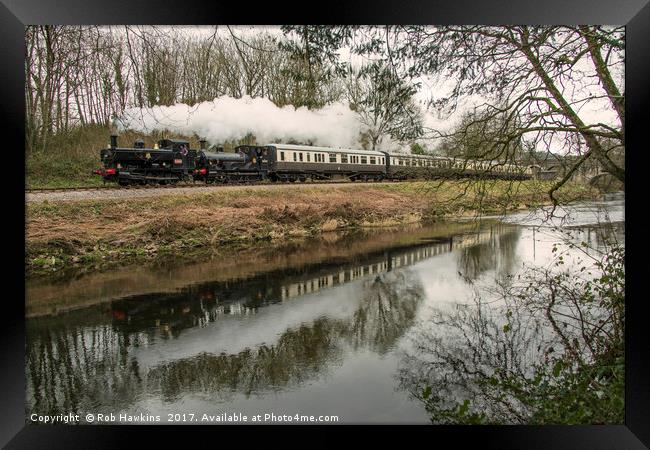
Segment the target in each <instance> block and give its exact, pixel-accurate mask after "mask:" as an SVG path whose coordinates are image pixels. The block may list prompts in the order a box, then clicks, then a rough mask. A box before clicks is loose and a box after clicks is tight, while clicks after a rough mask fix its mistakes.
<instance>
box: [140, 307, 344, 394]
mask: <svg viewBox="0 0 650 450" xmlns="http://www.w3.org/2000/svg"><path fill="white" fill-rule="evenodd" d="M336 338H337V336H336V334H335V332H334V323H333V322H332V321H331V320H329V319H327V318H320V319H318V320H316V321H315V322H313V323H312V324H311V326H306V325H303V326H300V327H299V328H297V329H291V330H287V331H286V332H285V333H283V334H282V336H281V337H280V339H279V341H278V343H277V344H275V345H269V346H267V345H262V346H260V347H258V348H256V349H249V348H247V349H245V350H244V351H242V352H240V353H237V354H231V355H228V354H221V355H214V354H210V353H202V354H200V355H197V356H194V357H191V358H185V359H181V360H177V361H170V362H167V363H164V364H161V365H159V366H157V367H154V368H153V369H151V370H150V371H149V372H148V373H147V377H146V378H147V389H148V390H150V391H153V392H155V391H160V392H162V394H163V398H164V400H168V401H173V400H175V399H177V398H178V397H179V396H182V395H185V394H187V393H189V392H204V393H209V394H211V395H216V396H220V397H221V396H225V397H227V396H229V395H230V394H231V393H232V392H242V393H244V394H245V395H247V396H248V395H251V394H255V393H260V392H263V391H265V390H276V389H280V388H286V387H291V386H294V385H296V384H300V383H301V382H303V381H305V380H306V379H309V378H311V377H313V376H316V375H318V374H320V373H322V372H323V371H325V370H326V369H327V368H328V367H331V365H332V364H333V363H334V362H336V361H338V360H340V353H341V349H340V348H339V345H338V342H337V340H336Z"/></svg>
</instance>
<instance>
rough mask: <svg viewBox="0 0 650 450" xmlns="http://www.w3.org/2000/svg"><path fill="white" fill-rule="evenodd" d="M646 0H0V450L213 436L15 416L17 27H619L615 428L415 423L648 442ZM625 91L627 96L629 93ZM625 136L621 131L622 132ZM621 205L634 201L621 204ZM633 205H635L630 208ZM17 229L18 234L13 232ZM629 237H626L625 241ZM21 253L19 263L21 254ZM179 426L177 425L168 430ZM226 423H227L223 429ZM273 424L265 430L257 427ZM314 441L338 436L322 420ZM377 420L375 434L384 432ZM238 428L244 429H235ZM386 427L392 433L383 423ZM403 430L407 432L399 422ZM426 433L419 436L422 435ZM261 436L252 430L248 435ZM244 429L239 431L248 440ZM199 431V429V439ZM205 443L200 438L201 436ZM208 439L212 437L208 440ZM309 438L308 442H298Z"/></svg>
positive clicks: (20, 378) (487, 441)
mask: <svg viewBox="0 0 650 450" xmlns="http://www.w3.org/2000/svg"><path fill="white" fill-rule="evenodd" d="M647 3H648V0H625V1H617V2H601V3H598V4H594V3H593V1H590V0H571V1H568V0H546V1H545V2H522V1H519V2H518V3H513V2H509V1H502V0H489V1H482V2H473V1H471V0H455V1H449V0H447V1H445V2H437V1H428V2H425V1H415V2H409V3H405V2H398V1H393V2H387V1H382V2H377V1H374V2H364V3H360V2H345V1H330V2H328V3H327V4H322V5H317V4H313V3H310V5H311V6H310V8H309V9H308V8H307V6H304V7H298V6H295V5H294V6H281V5H279V4H278V3H277V2H266V3H261V2H260V3H251V2H238V3H235V2H224V1H219V2H215V1H208V0H205V1H201V0H184V1H183V2H172V1H171V0H153V1H148V2H143V1H135V0H112V1H106V0H104V1H101V2H99V1H96V2H93V1H88V0H60V1H52V2H46V1H45V0H3V4H2V5H0V34H1V35H2V39H1V40H0V49H1V52H2V58H1V59H0V67H2V70H1V71H0V78H1V80H2V82H1V83H0V90H1V91H2V95H1V97H0V98H1V99H2V108H1V109H0V114H1V115H2V119H3V120H2V124H3V125H4V130H3V141H4V148H2V150H1V152H2V153H3V162H4V164H2V165H0V167H2V168H3V170H2V176H1V178H0V179H2V190H1V191H0V192H2V193H3V194H4V195H3V202H2V203H0V204H1V205H2V207H3V209H4V211H5V215H4V217H3V220H2V222H3V223H4V224H5V225H7V226H5V227H4V229H5V230H6V231H5V233H2V234H1V235H0V236H2V243H3V248H4V250H5V254H4V259H5V260H6V261H5V264H4V269H3V271H2V272H3V275H4V293H5V295H4V296H3V297H4V298H3V302H2V308H3V312H4V314H2V317H3V318H4V322H5V324H4V327H2V328H1V330H2V339H1V341H0V342H1V345H2V349H1V352H0V355H1V356H0V363H1V365H0V367H2V370H1V371H0V389H1V390H2V392H1V394H0V395H1V396H0V411H2V416H1V418H0V445H3V446H6V448H30V449H34V448H51V447H55V448H88V447H94V448H97V447H117V446H125V445H129V444H133V443H134V442H133V441H132V439H134V435H136V434H138V435H139V434H142V433H146V434H147V439H149V438H153V439H156V440H163V441H167V440H168V439H170V438H171V437H173V436H176V435H178V434H179V433H183V434H186V433H192V434H193V435H195V437H196V435H197V434H201V435H203V436H206V438H207V436H212V437H214V436H215V433H214V431H215V430H214V429H213V427H198V428H200V430H197V427H168V426H157V427H155V428H156V429H155V433H151V431H152V428H153V427H148V426H139V427H128V426H43V425H41V426H34V425H29V424H27V425H26V424H25V379H24V378H25V368H24V357H25V332H24V303H23V301H22V300H21V299H24V270H23V268H22V267H21V266H22V264H23V263H24V236H25V234H24V233H25V230H24V226H25V221H24V218H25V203H24V187H25V178H24V174H25V167H24V158H23V156H22V155H23V154H24V153H23V152H21V150H24V116H25V114H24V26H25V25H28V24H103V25H110V24H196V25H200V24H226V23H228V24H283V23H294V24H301V23H310V24H313V23H320V24H347V23H359V24H369V23H375V24H384V23H391V24H392V23H420V24H459V23H463V24H495V25H496V24H521V23H526V24H610V25H626V27H627V28H626V29H627V31H626V91H627V92H628V95H627V96H626V97H627V105H626V116H627V120H626V122H627V125H626V128H627V130H626V131H627V133H626V134H627V137H628V144H627V148H628V149H632V151H630V152H629V153H628V155H627V158H628V159H627V164H626V168H627V169H628V175H627V180H628V181H627V188H626V191H627V193H626V194H627V195H626V216H627V217H626V230H625V233H626V240H627V242H628V245H627V249H626V261H627V262H629V264H626V272H627V273H626V278H627V280H626V289H627V293H626V395H625V400H626V401H625V425H619V426H610V425H602V426H548V427H543V426H542V427H538V426H508V427H493V426H476V427H452V426H435V427H427V428H424V429H422V428H420V429H419V430H418V431H425V432H426V433H427V437H426V439H427V441H425V442H431V443H434V442H435V443H439V442H440V440H445V441H447V442H449V443H454V445H476V446H477V447H478V448H526V449H533V448H567V449H577V448H590V449H601V448H602V449H614V448H616V449H619V448H620V449H623V448H625V449H627V448H629V449H636V448H647V447H650V426H649V425H650V381H649V380H650V366H649V364H648V361H649V359H650V333H648V331H647V328H646V327H645V320H646V317H645V315H644V312H645V311H646V308H645V303H646V301H647V299H646V297H647V296H646V295H645V292H644V289H643V288H644V286H643V284H642V282H643V279H644V269H645V267H644V264H643V256H644V255H643V250H644V247H643V246H641V245H637V243H639V244H640V243H641V242H643V236H644V235H643V228H642V227H643V218H642V214H643V213H644V209H643V204H644V203H643V194H644V189H643V188H644V187H645V186H644V185H643V174H642V172H641V171H642V170H643V169H644V167H647V166H646V163H647V161H646V159H647V156H646V155H645V154H644V152H643V150H644V148H645V147H646V146H647V145H648V144H647V138H646V136H645V134H646V133H645V129H646V128H647V125H646V123H647V122H646V121H645V118H646V114H644V113H645V110H646V109H647V107H646V105H647V104H648V100H649V97H650V95H649V94H650V84H649V83H648V80H650V64H649V62H648V61H649V60H650V58H649V57H650V5H648V4H647ZM630 93H631V95H629V94H630ZM630 139H631V140H630ZM628 204H633V205H635V206H634V207H633V208H628V207H627V206H628ZM637 205H638V206H637ZM21 236H22V238H21ZM629 243H633V245H629ZM21 255H22V261H21ZM179 428H180V430H179ZM230 428H233V427H230ZM271 429H277V428H276V427H265V430H271ZM305 429H308V430H310V431H312V430H313V431H315V433H318V436H319V437H321V438H320V439H319V443H323V444H324V443H326V442H327V441H330V442H332V443H334V442H337V441H336V440H335V439H338V438H335V437H332V435H331V433H329V432H327V433H324V432H323V429H320V428H318V429H315V428H314V427H301V430H302V431H304V430H305ZM385 430H386V429H382V431H380V432H379V435H380V436H381V435H383V434H384V433H386V431H385ZM236 431H237V433H240V434H241V433H242V432H243V433H245V435H247V436H250V433H248V432H247V431H246V430H242V429H241V427H238V428H237V430H236ZM388 433H389V434H390V435H392V436H395V434H394V431H388ZM409 433H410V431H409ZM429 434H430V435H429ZM263 435H266V431H265V433H264V434H258V437H259V436H263ZM247 438H248V437H247ZM201 439H203V437H202V436H201V437H198V442H201ZM203 442H205V441H203ZM213 442H215V444H214V445H218V444H217V442H218V441H213ZM307 442H310V441H307Z"/></svg>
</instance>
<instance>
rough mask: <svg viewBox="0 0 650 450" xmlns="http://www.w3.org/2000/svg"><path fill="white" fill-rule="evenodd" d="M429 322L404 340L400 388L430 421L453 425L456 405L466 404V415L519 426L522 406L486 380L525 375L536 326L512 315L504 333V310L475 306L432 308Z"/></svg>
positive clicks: (534, 340)
mask: <svg viewBox="0 0 650 450" xmlns="http://www.w3.org/2000/svg"><path fill="white" fill-rule="evenodd" d="M428 323H429V325H430V326H429V327H428V328H425V327H420V328H418V329H417V331H416V332H415V333H412V334H411V335H410V336H409V344H410V346H409V348H410V350H408V351H405V353H404V354H403V358H402V361H401V364H400V368H399V371H398V375H397V377H398V380H399V383H400V388H402V389H404V390H406V391H407V392H409V393H410V394H411V395H412V396H413V397H415V398H417V399H419V400H421V401H422V402H424V404H425V406H426V407H427V410H428V412H429V413H430V414H431V418H432V421H433V422H435V423H457V422H458V417H457V416H456V412H457V407H458V405H459V404H462V403H463V402H464V401H465V400H468V401H469V404H471V405H472V409H471V411H475V412H481V413H483V414H485V415H486V416H488V417H490V418H491V420H492V421H494V422H496V423H518V422H519V421H520V419H522V418H523V417H524V413H525V411H524V410H523V405H521V404H520V403H519V402H518V401H516V400H515V399H514V398H512V397H508V396H505V395H503V392H502V391H501V390H500V389H498V388H497V387H495V386H492V385H491V384H489V383H488V382H487V380H488V379H489V378H490V377H492V376H493V375H495V374H498V373H504V374H507V373H517V374H521V375H525V372H526V368H527V367H529V366H530V364H531V363H532V362H533V361H534V354H533V353H532V352H531V350H533V349H534V348H535V347H534V345H535V342H536V339H537V338H538V336H539V325H538V324H535V323H529V322H527V321H524V320H521V317H519V316H518V315H516V314H513V316H511V317H510V320H509V324H510V325H509V326H510V330H509V332H507V333H504V331H503V326H504V312H503V311H500V310H497V309H493V308H491V307H489V306H486V305H481V304H480V303H477V304H476V305H471V306H470V305H460V306H458V307H457V309H455V310H453V311H444V310H435V311H434V312H433V317H432V320H431V321H430V322H428Z"/></svg>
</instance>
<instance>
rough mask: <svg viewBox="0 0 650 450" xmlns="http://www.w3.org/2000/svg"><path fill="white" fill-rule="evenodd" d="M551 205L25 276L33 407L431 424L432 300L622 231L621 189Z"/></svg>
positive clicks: (217, 419) (465, 294)
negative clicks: (427, 393)
mask: <svg viewBox="0 0 650 450" xmlns="http://www.w3.org/2000/svg"><path fill="white" fill-rule="evenodd" d="M548 212H549V210H548V209H545V210H540V211H536V212H533V213H530V212H519V213H515V214H511V215H509V216H507V217H505V218H485V219H483V220H482V221H480V222H476V221H471V222H470V221H467V222H455V223H448V222H446V223H440V224H434V225H431V226H427V227H420V228H412V229H406V230H377V231H374V232H367V233H355V234H345V235H340V234H331V235H327V236H324V237H323V238H322V239H317V240H307V241H304V242H300V243H292V244H288V245H287V246H286V247H284V248H282V249H280V250H274V251H271V250H264V251H260V252H258V253H254V252H252V253H251V252H249V253H248V254H245V255H242V256H239V257H237V258H229V257H227V256H223V255H220V256H216V257H212V258H207V259H205V260H201V261H192V262H178V263H177V262H174V261H169V262H168V263H166V264H158V265H157V266H155V267H130V268H123V269H116V270H112V271H110V272H105V273H90V274H84V275H79V276H76V277H75V276H68V277H66V278H64V279H58V280H44V279H34V280H27V298H26V311H27V319H26V334H27V347H26V382H27V398H26V411H27V413H28V415H30V414H32V413H34V414H50V415H54V414H69V413H73V414H80V415H81V416H82V420H81V422H82V423H83V422H87V420H86V419H84V417H85V416H86V414H88V413H91V414H93V415H94V416H93V417H94V422H95V423H97V422H98V419H97V414H108V415H109V418H110V420H113V419H114V420H115V421H117V422H122V423H124V422H129V420H128V419H124V417H128V418H133V417H135V418H136V419H138V418H139V419H138V420H139V421H141V422H146V421H149V423H150V422H151V421H158V419H157V418H159V421H160V422H161V423H166V422H170V421H173V422H180V423H226V422H228V421H230V420H239V421H240V423H241V422H251V421H252V418H253V417H255V416H256V415H261V416H262V417H264V415H265V414H274V415H275V417H276V419H275V423H278V422H297V421H300V420H301V419H299V418H296V416H295V415H296V414H298V415H301V416H314V417H319V416H336V417H337V418H336V419H329V418H328V420H331V421H336V422H338V423H430V422H431V421H430V418H429V415H428V413H427V411H426V410H425V408H424V406H423V404H422V402H421V401H419V400H418V399H417V398H415V397H414V396H413V395H412V393H413V389H412V388H413V386H414V385H417V383H418V380H419V379H421V377H422V376H423V375H422V373H421V365H419V359H422V358H419V356H418V355H419V353H418V352H421V350H422V348H421V346H422V345H425V346H426V343H425V344H422V342H423V339H424V340H426V339H430V338H431V336H432V335H435V334H436V333H435V332H434V331H435V330H438V331H437V333H438V334H440V330H441V328H440V327H438V326H437V325H436V322H435V320H434V318H435V317H438V316H436V314H437V312H439V311H441V310H455V309H458V308H460V307H462V306H463V305H468V304H471V303H472V301H474V300H475V299H476V295H477V292H484V291H483V290H482V289H484V288H486V287H487V288H489V287H490V286H491V285H494V284H495V283H497V282H498V280H500V279H503V278H504V277H506V276H507V275H509V274H516V273H518V271H520V270H522V268H524V267H530V266H537V267H543V266H545V265H548V264H549V263H550V262H551V261H552V260H553V258H554V257H555V254H556V250H554V246H555V245H556V244H557V243H559V242H561V241H562V240H563V239H564V240H565V241H566V242H574V243H578V242H587V243H588V244H589V248H593V249H596V250H597V249H599V248H602V247H603V246H604V245H606V244H607V242H608V241H610V240H612V239H616V240H618V241H619V242H623V240H624V199H623V198H622V197H621V196H610V197H609V198H606V199H605V200H603V201H600V202H589V203H579V204H576V205H571V206H570V207H566V208H562V209H559V210H556V211H554V215H555V216H556V217H555V218H553V219H552V220H547V219H548V217H547V216H548ZM567 251H568V253H567V255H568V256H567V260H566V261H567V264H569V265H570V264H577V263H576V262H575V261H577V259H575V258H579V257H580V255H579V254H578V253H576V252H574V253H572V252H571V251H570V250H567ZM479 295H483V294H479ZM485 296H486V297H485V298H487V297H489V295H488V294H485ZM111 414H113V416H112V418H111V416H110V415H111ZM120 414H125V415H126V416H122V420H120ZM204 414H205V415H207V419H206V416H204ZM244 416H245V419H244ZM267 417H268V416H267ZM170 419H171V420H170ZM267 423H269V421H268V420H267Z"/></svg>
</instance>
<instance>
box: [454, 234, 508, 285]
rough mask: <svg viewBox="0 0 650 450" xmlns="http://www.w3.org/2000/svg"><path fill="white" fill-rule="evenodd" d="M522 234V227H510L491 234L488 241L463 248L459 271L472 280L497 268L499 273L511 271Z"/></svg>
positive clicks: (459, 260) (504, 273)
mask: <svg viewBox="0 0 650 450" xmlns="http://www.w3.org/2000/svg"><path fill="white" fill-rule="evenodd" d="M520 235H521V228H520V227H510V228H508V229H507V230H506V231H505V232H498V233H496V234H495V235H493V236H491V237H490V239H489V241H488V242H486V243H480V244H477V245H473V246H471V247H466V248H463V249H462V250H461V252H460V256H459V259H458V271H459V272H461V273H462V274H463V276H465V277H466V278H468V279H470V280H476V279H477V278H479V276H481V275H482V274H483V273H485V272H488V271H489V270H496V271H497V272H498V274H499V275H506V274H508V273H511V272H512V269H513V267H514V265H515V262H516V256H517V242H518V241H519V238H520Z"/></svg>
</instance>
